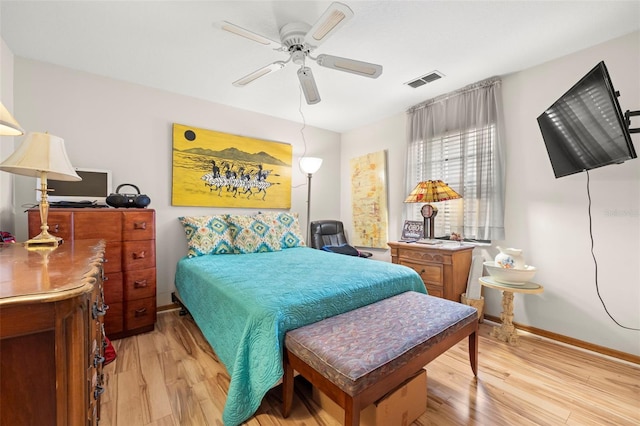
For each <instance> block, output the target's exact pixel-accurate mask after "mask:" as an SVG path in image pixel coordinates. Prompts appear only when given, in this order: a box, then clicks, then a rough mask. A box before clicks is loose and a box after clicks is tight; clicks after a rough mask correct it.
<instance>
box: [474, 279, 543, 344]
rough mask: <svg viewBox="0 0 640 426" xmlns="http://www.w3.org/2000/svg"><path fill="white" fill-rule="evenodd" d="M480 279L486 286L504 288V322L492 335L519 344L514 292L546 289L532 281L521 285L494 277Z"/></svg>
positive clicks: (526, 292) (532, 291) (528, 292)
mask: <svg viewBox="0 0 640 426" xmlns="http://www.w3.org/2000/svg"><path fill="white" fill-rule="evenodd" d="M479 280H480V284H482V285H483V286H485V287H489V288H495V289H497V290H502V314H501V315H500V319H501V320H502V324H501V325H500V326H499V327H493V330H492V331H491V336H493V337H495V338H497V339H498V340H502V341H503V342H507V343H509V344H510V345H517V344H518V332H517V331H516V328H515V326H514V325H513V293H525V294H538V293H542V292H543V291H544V287H542V286H541V285H540V284H536V283H531V282H527V283H524V284H521V285H518V284H505V283H501V282H498V281H495V280H494V279H493V278H492V277H480V278H479Z"/></svg>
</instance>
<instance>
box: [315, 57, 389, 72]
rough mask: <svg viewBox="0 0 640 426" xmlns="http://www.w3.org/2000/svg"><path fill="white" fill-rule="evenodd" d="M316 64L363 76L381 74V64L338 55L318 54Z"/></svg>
mask: <svg viewBox="0 0 640 426" xmlns="http://www.w3.org/2000/svg"><path fill="white" fill-rule="evenodd" d="M316 62H317V63H318V65H320V66H323V67H327V68H333V69H334V70H338V71H345V72H350V73H353V74H357V75H361V76H363V77H369V78H378V77H380V74H382V65H378V64H371V63H369V62H362V61H356V60H355V59H348V58H341V57H339V56H331V55H324V54H323V55H318V57H317V58H316Z"/></svg>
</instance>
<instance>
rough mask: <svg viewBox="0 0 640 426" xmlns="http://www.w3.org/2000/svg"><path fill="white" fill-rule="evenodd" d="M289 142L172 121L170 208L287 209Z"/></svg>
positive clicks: (288, 198) (289, 188) (289, 205)
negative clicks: (233, 133)
mask: <svg viewBox="0 0 640 426" xmlns="http://www.w3.org/2000/svg"><path fill="white" fill-rule="evenodd" d="M292 158H293V150H292V147H291V145H290V144H286V143H282V142H273V141H266V140H262V139H255V138H250V137H246V136H237V135H231V134H228V133H222V132H217V131H214V130H205V129H200V128H197V127H191V126H186V125H183V124H174V125H173V165H172V167H173V181H172V190H171V204H172V205H174V206H199V207H234V208H237V207H240V208H271V209H289V208H291V163H292V161H293V160H292Z"/></svg>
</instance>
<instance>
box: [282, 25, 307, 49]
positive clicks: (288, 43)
mask: <svg viewBox="0 0 640 426" xmlns="http://www.w3.org/2000/svg"><path fill="white" fill-rule="evenodd" d="M310 29H311V25H309V24H305V23H304V22H293V23H290V24H286V25H284V26H283V27H282V28H281V29H280V40H281V41H282V45H283V46H285V47H286V48H287V50H288V51H289V52H292V51H296V50H306V51H307V52H308V51H309V48H308V47H307V46H305V42H304V36H305V35H306V34H307V32H308V31H309V30H310Z"/></svg>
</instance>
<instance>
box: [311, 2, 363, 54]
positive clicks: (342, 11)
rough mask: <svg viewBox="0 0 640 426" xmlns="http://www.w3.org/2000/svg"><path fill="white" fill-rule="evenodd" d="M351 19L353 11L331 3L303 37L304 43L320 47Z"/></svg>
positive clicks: (339, 4)
mask: <svg viewBox="0 0 640 426" xmlns="http://www.w3.org/2000/svg"><path fill="white" fill-rule="evenodd" d="M352 17H353V11H352V10H351V9H350V8H349V6H347V5H346V4H342V3H338V2H334V3H331V5H329V7H328V8H327V10H325V12H324V13H323V14H322V16H321V17H320V19H318V21H317V22H316V23H315V24H313V26H312V27H311V29H310V30H309V31H308V32H307V34H306V35H305V36H304V41H305V43H306V44H308V45H310V46H312V47H318V46H320V45H321V44H322V43H323V42H324V41H325V40H326V39H327V38H329V37H330V36H331V35H332V34H333V33H334V32H336V31H337V30H338V29H339V28H340V27H342V26H343V25H344V24H346V23H347V22H348V21H349V19H351V18H352Z"/></svg>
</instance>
